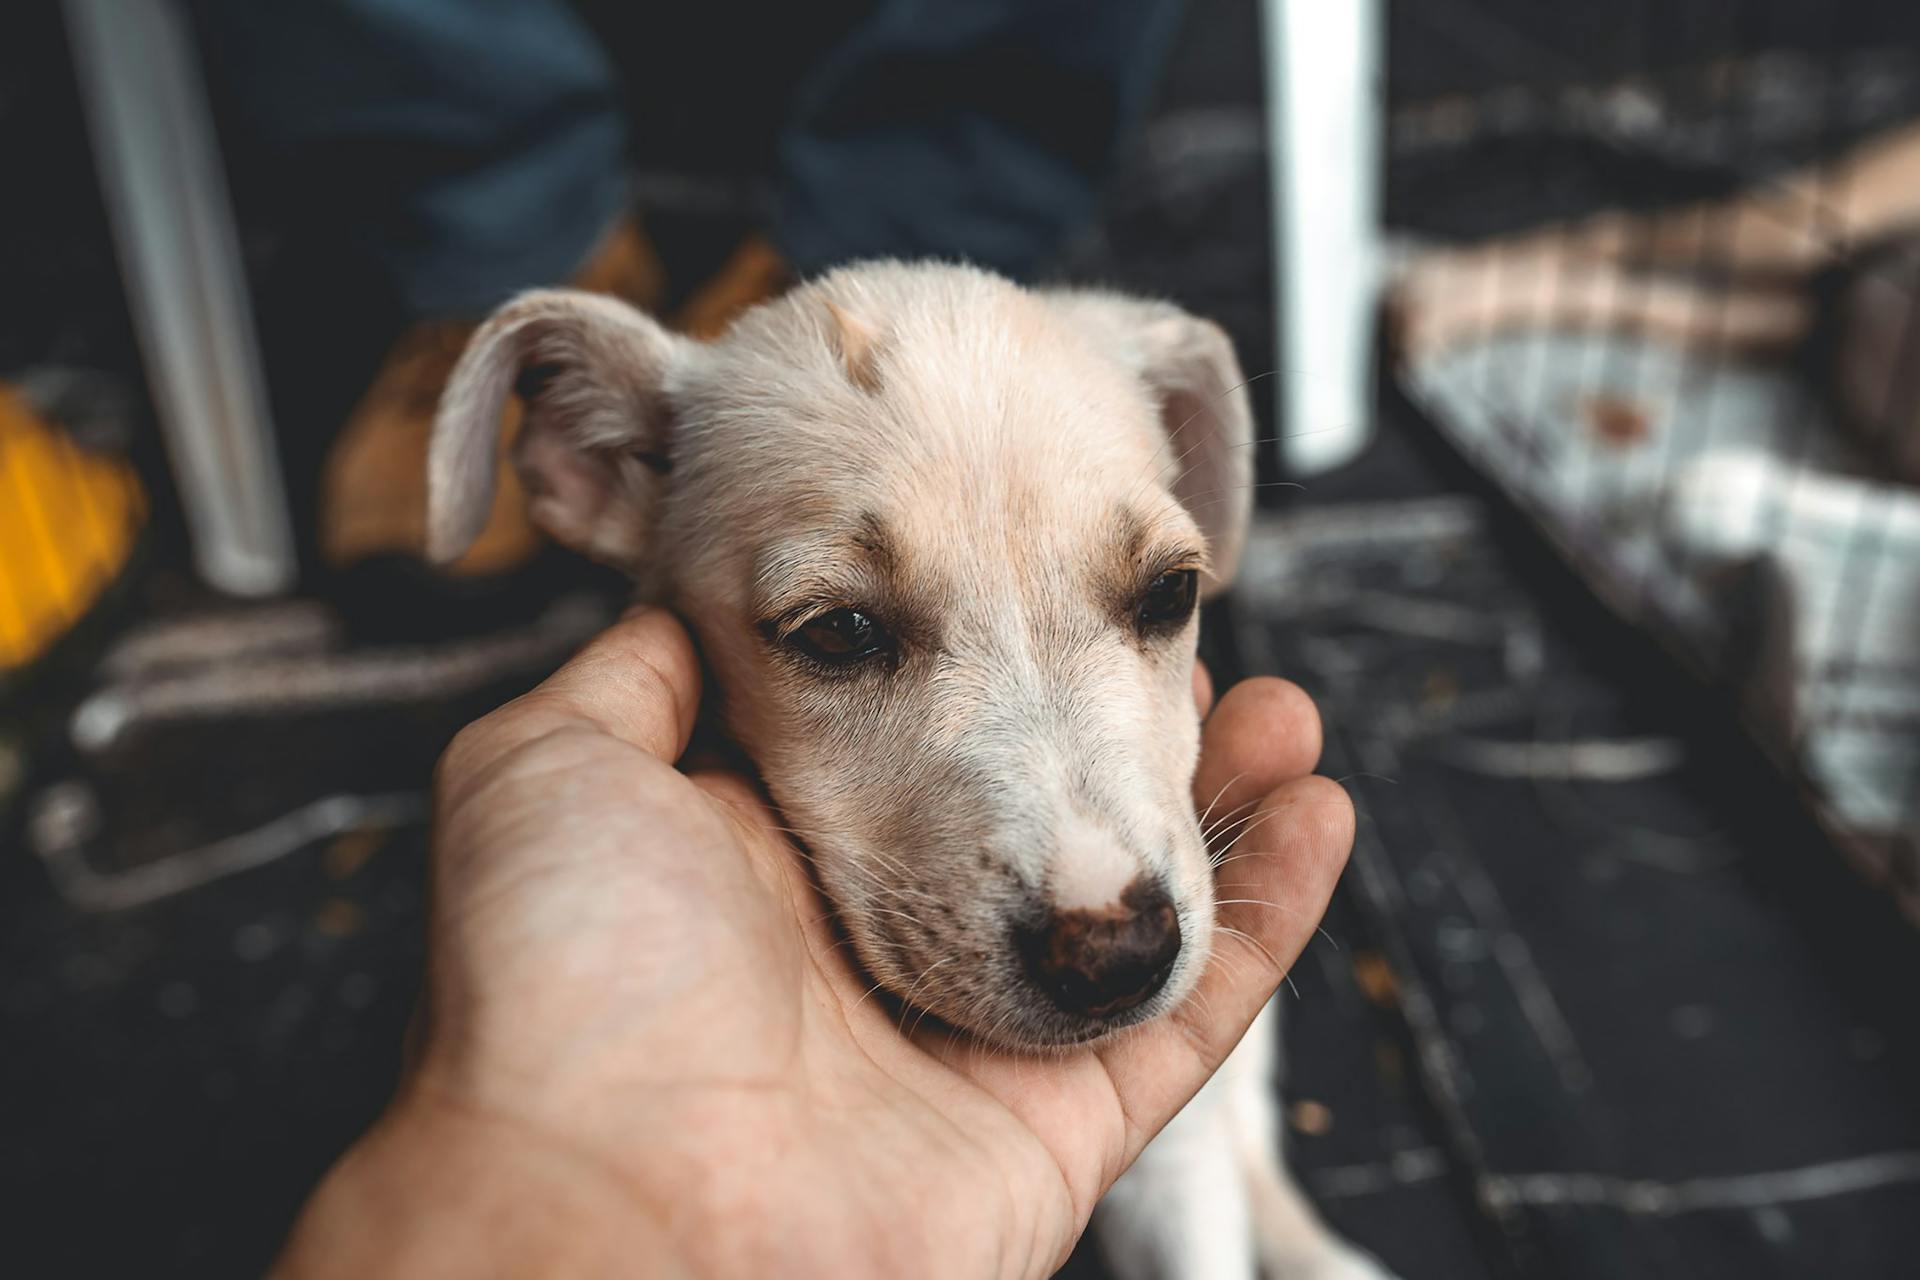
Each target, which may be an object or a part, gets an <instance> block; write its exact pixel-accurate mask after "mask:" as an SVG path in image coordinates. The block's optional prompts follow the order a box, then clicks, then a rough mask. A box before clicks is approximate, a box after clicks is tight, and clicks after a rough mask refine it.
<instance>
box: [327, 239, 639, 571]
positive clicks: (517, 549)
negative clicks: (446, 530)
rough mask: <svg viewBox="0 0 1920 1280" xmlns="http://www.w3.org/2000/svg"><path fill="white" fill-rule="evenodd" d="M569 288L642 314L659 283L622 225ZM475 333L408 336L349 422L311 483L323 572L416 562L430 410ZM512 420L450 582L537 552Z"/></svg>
mask: <svg viewBox="0 0 1920 1280" xmlns="http://www.w3.org/2000/svg"><path fill="white" fill-rule="evenodd" d="M568 284H570V285H571V286H572V287H574V288H576V289H586V290H590V291H592V292H595V293H607V294H612V295H613V296H615V297H618V298H622V299H625V300H626V301H628V302H630V303H632V304H633V305H635V306H637V307H640V308H642V309H643V310H651V309H654V308H657V307H658V306H659V305H660V301H661V299H662V297H663V296H664V294H665V284H666V281H665V274H664V272H663V271H662V270H661V267H660V263H659V260H658V259H657V258H656V257H655V255H654V252H653V246H652V245H651V244H650V243H649V242H648V240H647V238H646V236H645V234H644V233H643V232H642V231H641V230H640V227H639V225H638V224H637V223H636V222H634V221H633V220H631V219H623V220H622V221H621V222H620V223H619V224H618V225H617V226H615V228H614V229H613V230H612V231H611V232H610V233H608V235H607V237H606V240H605V242H604V243H603V244H602V245H601V247H600V248H599V250H597V251H596V252H595V253H594V255H593V257H592V259H591V260H589V261H588V263H587V265H586V266H585V267H584V268H582V269H581V271H580V272H579V273H578V274H577V275H575V276H574V278H573V279H572V280H570V281H568ZM475 327H476V326H475V325H473V324H470V323H465V322H459V323H453V322H447V323H438V324H419V325H415V326H414V327H413V328H412V329H409V330H408V331H407V332H406V333H404V334H402V335H401V337H400V340H399V341H398V342H396V343H395V344H394V346H393V349H392V350H391V351H390V352H389V353H388V355H387V358H386V361H385V362H384V363H383V364H382V365H381V367H380V371H379V373H378V374H376V375H375V377H374V380H373V384H372V385H371V386H370V387H369V388H368V389H367V392H366V394H365V395H363V396H362V397H361V398H360V402H359V404H357V405H356V406H354V410H353V412H352V413H351V414H349V415H348V417H347V422H346V425H345V426H344V427H342V428H341V430H340V434H339V436H338V438H337V439H336V440H335V441H334V444H333V447H332V449H331V450H330V452H329V453H328V455H327V460H326V465H325V470H324V472H323V473H322V476H321V481H320V517H319V518H320V530H319V533H320V555H321V558H322V559H323V560H324V561H325V562H326V563H327V564H328V566H330V567H332V568H335V569H343V568H346V567H347V566H349V565H352V564H354V563H356V562H358V561H361V560H365V559H368V558H369V557H372V556H378V555H386V554H394V553H400V554H405V555H412V556H419V555H421V554H422V553H423V550H424V548H425V544H426V527H427V487H426V477H427V441H428V439H429V437H430V436H431V435H432V431H433V415H434V410H435V408H436V406H437V405H438V404H439V401H440V392H441V390H442V389H443V388H444V387H445V386H446V384H447V378H448V376H449V375H450V374H452V372H453V366H454V362H455V361H456V360H458V359H459V358H460V352H461V350H462V349H463V348H464V347H465V346H466V343H467V339H468V338H469V337H471V336H472V334H473V331H474V328H475ZM519 412H520V411H519V408H518V406H517V405H516V406H514V407H513V408H511V409H510V410H509V412H508V420H507V422H506V424H505V430H503V431H502V432H501V437H500V474H499V483H498V484H497V485H496V487H495V490H494V499H493V512H492V515H491V516H490V517H489V518H488V521H487V526H486V528H485V529H484V530H483V531H482V532H481V534H480V537H479V539H478V540H477V541H475V543H474V544H473V547H472V549H471V550H469V551H468V552H467V553H466V555H464V556H462V557H461V558H460V559H459V560H458V561H456V562H455V563H454V564H453V566H452V567H451V569H450V570H449V572H451V573H453V574H454V575H456V576H469V577H479V576H488V575H493V574H499V573H504V572H507V571H509V570H512V569H515V568H518V567H519V566H521V565H523V564H525V563H526V562H527V561H528V560H530V559H532V558H533V556H534V554H535V553H536V552H537V551H538V550H539V549H540V547H541V546H542V545H543V543H544V538H543V536H542V534H541V533H540V531H539V530H538V529H536V528H535V527H534V525H533V523H532V522H531V521H530V520H529V519H528V518H527V504H526V498H525V495H524V494H523V493H522V491H521V488H520V478H519V476H518V475H517V474H515V472H514V469H513V467H512V466H511V465H510V463H509V461H508V459H509V453H508V450H509V449H510V448H511V445H512V440H513V437H514V435H515V433H516V432H517V431H518V429H519V425H520V424H519Z"/></svg>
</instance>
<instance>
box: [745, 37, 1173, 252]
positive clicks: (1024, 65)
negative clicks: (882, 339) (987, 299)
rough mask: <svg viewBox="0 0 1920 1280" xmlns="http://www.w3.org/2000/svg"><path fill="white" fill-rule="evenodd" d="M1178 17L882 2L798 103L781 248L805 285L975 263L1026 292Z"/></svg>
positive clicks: (1088, 206)
mask: <svg viewBox="0 0 1920 1280" xmlns="http://www.w3.org/2000/svg"><path fill="white" fill-rule="evenodd" d="M1180 9H1181V4H1180V0H967V2H966V3H954V2H952V0H880V3H879V4H878V5H877V6H876V8H875V10H874V12H873V13H872V14H871V15H870V16H869V17H868V18H867V19H866V20H865V21H864V22H863V23H862V24H861V25H860V26H859V27H858V28H857V29H856V30H855V31H854V32H853V33H852V34H850V35H849V36H848V38H847V39H846V40H845V41H843V42H842V43H841V44H840V45H839V46H838V47H837V48H836V49H835V50H834V52H833V53H832V54H830V55H829V56H828V58H827V59H826V60H825V62H824V63H823V64H822V65H821V66H820V67H819V68H818V70H817V71H816V72H815V73H814V74H813V75H812V76H811V77H809V79H808V81H807V83H806V84H805V85H804V86H803V87H802V91H801V94H800V97H799V101H798V109H797V112H796V116H795V120H794V123H793V124H792V126H791V127H790V128H789V130H788V131H787V133H786V135H785V138H784V140H783V142H782V145H781V148H780V169H781V171H780V174H779V182H780V188H779V195H778V199H777V205H776V210H775V220H774V239H775V241H776V243H777V244H778V245H779V247H780V248H781V250H782V251H783V252H784V253H785V254H786V255H787V257H788V258H789V260H791V261H792V262H793V263H794V264H795V266H797V267H798V268H799V269H800V270H802V271H803V272H812V271H818V270H820V269H823V268H825V267H828V266H831V265H833V264H834V263H836V262H842V261H845V260H847V259H850V258H859V257H872V256H877V255H894V256H901V257H917V256H929V255H930V256H939V257H948V258H965V259H968V260H970V261H973V262H977V263H979V264H981V265H983V266H989V267H993V268H995V269H997V270H1000V271H1004V272H1007V273H1008V274H1010V275H1014V276H1016V277H1019V276H1027V275H1031V274H1032V273H1033V272H1034V271H1036V270H1038V269H1039V268H1040V267H1042V266H1043V265H1044V264H1045V262H1046V261H1047V260H1048V259H1049V258H1050V257H1051V256H1052V255H1053V254H1054V253H1056V252H1057V251H1058V250H1059V248H1060V247H1061V245H1062V244H1063V242H1064V241H1065V240H1066V238H1067V237H1068V236H1069V235H1070V234H1071V233H1072V232H1073V231H1074V230H1076V229H1077V228H1078V227H1080V226H1081V225H1083V224H1084V223H1086V222H1088V221H1089V220H1091V218H1092V217H1093V215H1094V213H1095V210H1096V206H1097V201H1098V197H1099V193H1100V187H1101V184H1102V182H1103V181H1104V179H1105V178H1106V176H1107V174H1108V173H1109V172H1110V170H1111V168H1112V165H1113V162H1114V159H1115V157H1116V155H1117V153H1118V150H1119V146H1120V143H1121V142H1122V141H1123V139H1124V138H1125V136H1126V134H1127V133H1128V131H1129V130H1130V129H1131V128H1132V127H1133V126H1134V125H1135V124H1136V123H1137V122H1138V120H1139V118H1140V116H1141V115H1142V114H1143V112H1144V110H1145V108H1146V106H1147V103H1148V99H1149V96H1150V94H1151V92H1152V89H1153V86H1154V84H1155V82H1156V80H1157V78H1158V75H1159V71H1160V68H1161V66H1162V64H1163V63H1164V61H1165V56H1166V52H1167V49H1168V47H1169V46H1170V44H1171V42H1172V39H1173V36H1174V32H1175V28H1176V25H1177V20H1178V18H1179V14H1180Z"/></svg>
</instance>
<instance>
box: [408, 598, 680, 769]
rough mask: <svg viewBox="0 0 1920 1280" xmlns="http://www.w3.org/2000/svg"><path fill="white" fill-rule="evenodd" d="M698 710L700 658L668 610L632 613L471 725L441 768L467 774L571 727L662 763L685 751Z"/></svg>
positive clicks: (448, 753)
mask: <svg viewBox="0 0 1920 1280" xmlns="http://www.w3.org/2000/svg"><path fill="white" fill-rule="evenodd" d="M699 710H700V659H699V657H698V655H697V654H696V653H695V652H694V647H693V637H691V636H690V635H688V634H687V629H686V627H684V626H682V625H681V623H680V621H679V619H677V618H675V617H674V616H673V615H672V614H671V613H669V612H667V611H666V610H665V609H660V608H654V607H643V608H639V609H635V610H633V611H631V612H629V613H628V614H626V615H625V616H623V617H622V618H621V619H620V620H619V621H618V622H616V623H614V624H613V625H612V626H611V627H608V628H607V629H606V630H605V631H602V632H601V633H600V634H599V635H597V636H595V637H594V638H593V639H591V640H589V641H587V643H586V645H585V646H584V647H582V648H581V650H580V652H578V653H576V654H574V655H573V657H572V658H570V659H568V660H567V663H566V665H565V666H563V667H561V668H560V669H559V670H558V671H556V672H554V673H553V674H552V675H550V676H548V677H547V678H546V680H545V681H543V682H542V683H541V684H540V685H539V686H538V687H537V688H535V689H533V690H531V691H530V692H528V693H524V694H522V695H521V696H520V697H518V698H515V699H514V700H513V701H512V702H509V703H508V704H507V705H506V706H504V707H501V708H500V709H499V710H497V711H494V712H491V713H489V714H488V715H486V716H483V717H481V718H480V719H479V720H476V721H474V722H473V723H472V724H471V725H468V726H467V728H465V729H464V730H462V731H461V733H460V735H459V736H458V737H457V738H455V739H454V742H453V745H452V746H450V747H449V748H448V749H447V757H446V759H445V760H444V761H443V762H442V768H443V769H444V770H448V771H452V772H468V771H473V770H478V769H481V768H484V767H485V766H486V765H487V764H488V763H490V762H491V761H493V760H494V759H497V758H498V757H499V756H501V755H502V754H504V753H506V752H508V751H511V750H512V749H513V748H515V747H517V746H520V745H522V744H523V743H526V742H530V741H532V740H533V739H535V738H538V737H541V736H543V735H545V734H547V733H551V732H553V731H554V730H556V729H563V728H567V727H569V726H572V727H585V728H591V729H595V730H598V731H599V732H601V733H605V734H608V735H609V736H611V737H614V738H618V739H619V740H620V741H622V742H626V743H628V744H630V745H632V746H635V747H638V748H640V749H641V750H642V751H645V752H647V753H648V754H649V755H651V756H653V757H655V758H656V759H658V760H660V761H661V762H663V763H665V764H672V763H673V762H674V761H675V760H678V759H679V758H680V754H681V752H683V751H685V750H686V747H687V739H688V738H689V737H690V736H691V735H692V733H693V722H694V718H695V716H696V715H698V713H699Z"/></svg>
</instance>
